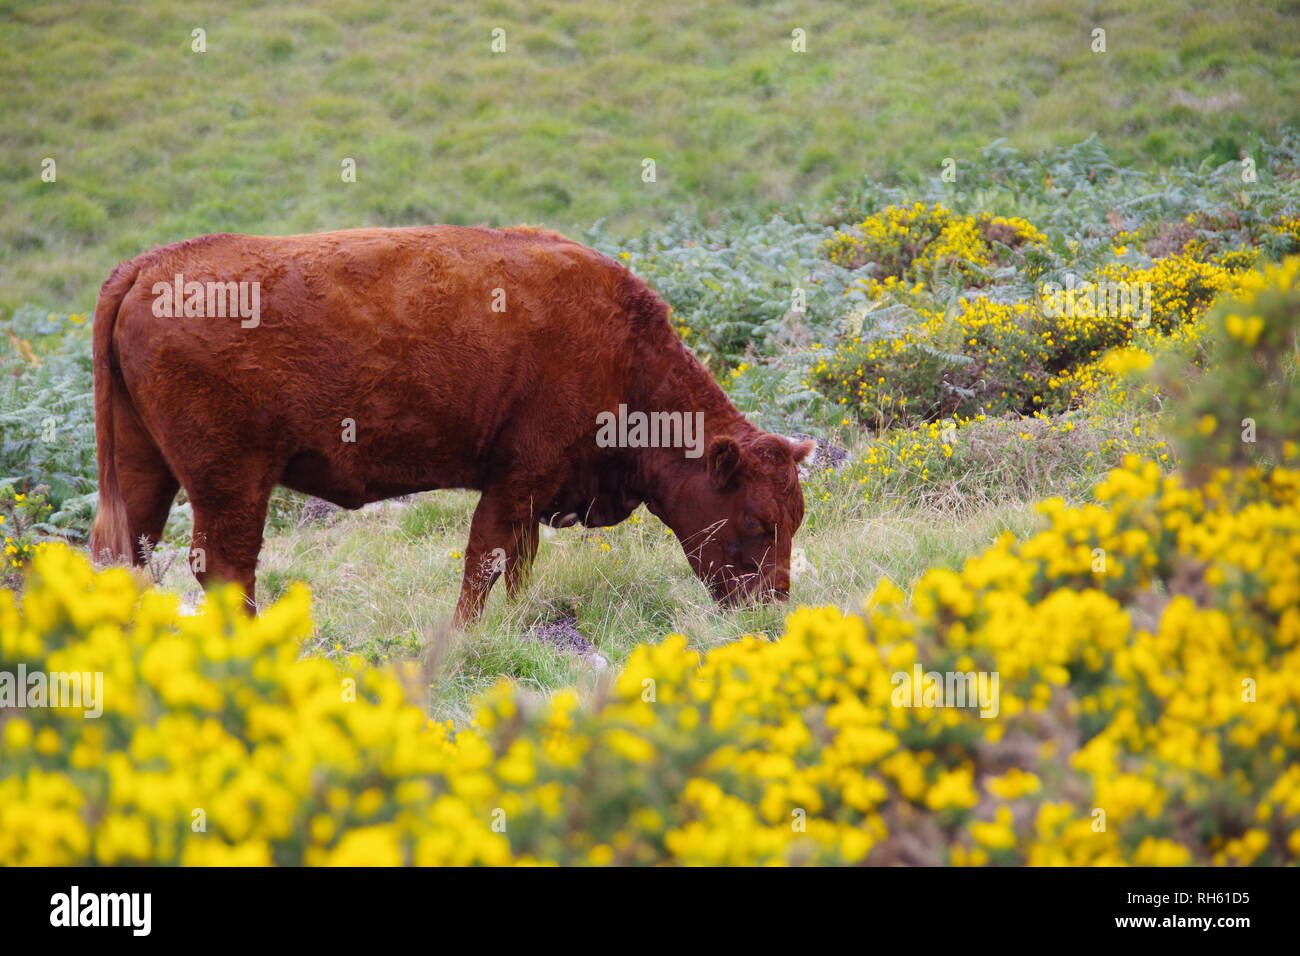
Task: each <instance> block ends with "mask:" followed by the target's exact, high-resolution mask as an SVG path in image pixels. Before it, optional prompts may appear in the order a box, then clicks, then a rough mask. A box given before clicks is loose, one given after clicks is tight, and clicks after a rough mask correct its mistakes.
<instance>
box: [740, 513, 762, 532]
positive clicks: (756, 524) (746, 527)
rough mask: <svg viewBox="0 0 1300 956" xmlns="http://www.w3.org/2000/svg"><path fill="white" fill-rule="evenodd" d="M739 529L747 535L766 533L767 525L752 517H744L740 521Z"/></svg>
mask: <svg viewBox="0 0 1300 956" xmlns="http://www.w3.org/2000/svg"><path fill="white" fill-rule="evenodd" d="M741 529H742V530H743V531H744V532H745V534H749V535H759V534H767V533H768V526H767V523H766V522H764V521H763V520H761V519H759V518H755V517H754V516H753V515H745V517H744V519H742V521H741Z"/></svg>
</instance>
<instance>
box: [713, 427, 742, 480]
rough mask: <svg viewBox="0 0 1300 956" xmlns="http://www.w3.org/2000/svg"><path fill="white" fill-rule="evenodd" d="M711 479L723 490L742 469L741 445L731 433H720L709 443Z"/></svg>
mask: <svg viewBox="0 0 1300 956" xmlns="http://www.w3.org/2000/svg"><path fill="white" fill-rule="evenodd" d="M708 462H709V480H711V481H712V482H713V487H714V488H715V489H717V490H718V491H722V490H723V489H724V488H726V487H727V485H729V484H731V480H732V479H733V478H735V477H736V472H737V471H739V470H740V445H739V444H738V443H737V442H736V439H734V438H732V437H731V436H730V435H719V436H718V437H717V438H715V439H713V441H712V442H711V443H710V444H709V459H708Z"/></svg>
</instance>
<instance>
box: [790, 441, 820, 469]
mask: <svg viewBox="0 0 1300 956" xmlns="http://www.w3.org/2000/svg"><path fill="white" fill-rule="evenodd" d="M816 447H817V443H816V442H815V441H813V440H812V439H811V438H805V439H804V440H803V441H796V442H791V443H790V454H792V455H793V456H794V463H795V464H796V465H797V464H799V462H801V461H803V460H804V459H805V458H807V457H808V456H809V455H811V454H812V451H813V449H814V448H816Z"/></svg>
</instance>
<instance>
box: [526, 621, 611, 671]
mask: <svg viewBox="0 0 1300 956" xmlns="http://www.w3.org/2000/svg"><path fill="white" fill-rule="evenodd" d="M524 636H525V637H526V638H528V639H529V640H533V641H544V642H545V643H547V644H550V645H551V646H552V647H555V648H558V649H559V650H562V651H566V652H568V653H570V654H576V655H577V656H578V657H581V658H583V659H584V660H586V661H587V662H588V663H589V664H591V665H592V666H593V667H595V668H596V669H597V670H603V669H604V668H606V667H608V666H609V661H608V660H606V659H605V657H604V655H602V654H601V653H600V652H599V651H597V650H596V647H595V645H593V644H592V643H591V641H589V640H587V639H586V638H585V637H583V636H582V632H581V631H579V630H578V621H577V618H573V617H565V618H561V619H560V620H558V621H552V622H551V623H550V624H537V625H534V626H533V627H531V628H529V629H528V632H527V633H526V634H525V635H524Z"/></svg>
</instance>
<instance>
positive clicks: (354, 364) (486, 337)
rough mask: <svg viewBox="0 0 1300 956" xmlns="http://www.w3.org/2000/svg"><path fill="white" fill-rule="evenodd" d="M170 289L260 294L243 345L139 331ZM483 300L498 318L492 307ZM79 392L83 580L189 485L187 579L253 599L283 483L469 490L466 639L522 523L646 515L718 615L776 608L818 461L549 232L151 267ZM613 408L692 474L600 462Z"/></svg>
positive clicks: (241, 244) (171, 326)
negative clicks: (93, 494)
mask: <svg viewBox="0 0 1300 956" xmlns="http://www.w3.org/2000/svg"><path fill="white" fill-rule="evenodd" d="M178 273H179V274H183V275H184V277H185V280H186V281H187V282H190V281H197V282H205V283H206V282H209V281H222V282H227V281H249V282H251V281H258V282H260V284H261V321H260V325H258V326H257V327H255V328H243V327H241V323H240V319H239V318H238V317H232V318H211V317H209V318H197V317H190V318H159V317H156V316H155V315H154V314H153V309H152V307H153V303H154V300H155V296H154V294H153V292H152V289H153V287H154V284H155V283H171V282H172V281H173V277H174V276H175V275H176V274H178ZM494 289H504V290H505V294H506V306H507V307H506V311H504V312H494V311H492V310H491V308H490V304H491V303H492V301H493V290H494ZM94 368H95V406H96V413H97V421H96V432H97V438H98V445H99V469H100V508H99V514H98V517H97V519H96V522H95V528H94V532H93V535H92V540H91V547H92V550H93V551H94V553H95V555H96V556H97V557H100V558H104V557H108V558H110V559H119V560H120V559H125V558H130V559H131V560H132V561H133V562H135V563H139V562H140V560H141V558H140V555H139V553H138V550H139V549H138V547H137V542H138V541H139V540H140V539H141V538H143V539H145V541H146V543H152V542H156V541H157V540H158V538H159V536H160V535H161V534H162V529H163V524H164V522H165V521H166V517H167V513H168V510H169V508H170V505H171V502H172V499H173V498H174V496H175V494H176V491H177V489H178V488H179V487H180V486H181V485H183V486H184V487H185V489H186V492H187V493H188V495H189V499H190V501H191V502H192V503H193V509H194V545H193V546H194V548H196V549H198V548H201V549H203V552H204V557H205V559H206V568H205V569H204V570H202V571H198V572H197V577H198V578H199V580H200V582H201V583H203V584H205V585H206V584H208V583H209V581H211V580H229V581H234V582H237V583H238V584H240V585H241V586H242V587H243V588H244V591H245V593H246V594H247V595H248V596H249V599H250V600H251V599H252V595H253V593H254V572H255V568H256V564H257V555H258V552H259V550H260V549H261V544H262V529H263V525H264V523H265V518H266V507H267V501H268V498H269V496H270V493H271V489H272V487H273V486H274V485H276V484H277V483H278V484H281V485H284V486H286V487H289V488H293V489H296V490H298V491H302V492H306V493H307V494H311V495H316V496H318V497H321V498H324V499H326V500H328V501H332V502H334V503H336V504H339V505H342V506H343V507H346V508H358V507H360V506H362V505H364V504H366V503H367V502H370V501H376V500H379V499H383V498H389V497H392V496H394V495H400V494H405V493H409V492H418V491H428V490H431V489H436V488H472V489H476V490H478V491H480V492H482V495H481V498H480V501H479V504H478V508H477V509H476V510H475V512H474V519H473V522H472V525H471V528H470V538H469V546H468V547H467V549H466V555H465V569H466V573H465V579H464V585H463V588H462V591H461V596H460V601H459V603H458V605H457V618H458V620H460V621H461V622H465V621H468V620H470V619H473V618H474V617H476V616H477V615H478V614H479V612H480V611H481V609H482V606H483V602H484V600H485V599H486V597H487V592H488V590H489V589H490V588H491V586H492V584H493V583H494V581H495V580H496V578H497V577H498V576H499V571H500V566H501V565H500V561H497V562H496V567H495V568H494V567H493V563H494V562H493V557H492V556H493V554H494V551H495V549H498V548H499V549H501V551H502V552H503V553H504V555H505V562H504V571H505V575H506V582H507V587H508V588H509V590H510V591H511V592H512V593H513V592H514V591H515V590H516V589H517V588H518V586H519V583H520V580H521V575H522V573H523V572H524V571H525V570H526V569H527V567H528V566H529V565H530V563H531V561H532V558H533V555H534V553H535V552H536V548H537V537H538V522H539V521H556V520H557V519H558V520H559V523H573V521H574V520H578V521H582V522H583V523H585V524H589V525H612V524H617V523H618V522H620V521H622V520H623V519H624V518H626V517H627V516H628V515H629V514H631V512H632V511H633V510H634V509H635V508H636V506H637V505H638V504H640V503H642V502H644V503H645V504H646V505H647V506H648V507H649V508H650V510H651V511H652V512H654V513H655V514H656V515H658V516H659V517H660V518H661V519H663V520H664V522H665V523H666V524H668V526H669V527H671V528H672V529H673V531H674V532H676V534H677V536H678V538H679V539H680V540H681V542H682V546H683V548H684V549H685V551H686V553H687V556H688V558H689V560H690V562H691V564H692V566H693V567H694V569H695V571H696V573H697V574H699V576H700V577H701V578H702V579H703V580H704V581H705V583H706V584H707V585H708V586H709V588H710V590H711V591H712V593H713V595H714V596H715V597H716V598H717V599H719V600H720V601H724V602H730V601H733V600H736V599H738V598H741V597H746V596H772V595H775V596H784V595H785V594H786V593H787V592H788V589H789V562H790V540H791V536H792V535H793V533H794V532H795V530H796V529H797V528H798V527H799V524H800V522H801V521H802V519H803V496H802V494H801V492H800V489H799V484H798V480H797V475H796V470H795V464H796V461H798V460H799V459H801V458H802V457H803V456H804V455H806V454H807V453H808V451H809V450H810V448H811V445H810V444H809V443H802V444H799V445H794V444H792V443H791V442H789V441H788V440H786V439H784V438H782V437H779V436H775V435H769V434H765V433H763V432H761V431H759V430H758V429H756V428H754V427H753V426H752V425H751V424H749V422H748V421H746V420H745V418H744V417H743V416H742V415H741V414H740V413H739V412H738V411H737V410H736V409H735V408H734V407H733V406H732V404H731V403H730V401H728V399H727V398H726V396H725V395H724V394H723V392H722V390H721V389H720V388H719V387H718V386H717V384H716V383H715V382H714V381H713V380H712V379H711V378H710V377H709V375H708V373H707V372H706V371H705V370H704V368H703V367H702V366H701V365H700V364H699V362H697V361H696V360H695V358H694V357H693V356H692V355H691V354H690V353H689V352H688V351H687V350H686V349H685V348H684V347H683V346H682V344H681V342H680V341H679V339H678V337H677V335H676V334H675V333H674V331H673V329H672V327H671V325H670V324H669V322H668V317H667V310H666V307H665V305H664V303H663V302H662V301H661V300H660V299H659V298H658V297H657V296H655V295H654V293H652V292H651V291H650V290H649V289H648V288H647V287H646V286H645V284H644V283H642V282H641V281H640V280H639V279H637V278H636V277H635V276H633V275H632V274H631V273H630V272H629V271H628V270H627V269H626V268H624V267H622V266H621V265H619V264H618V263H616V262H614V261H613V260H611V259H608V258H606V257H605V256H602V255H600V254H599V253H597V252H594V251H593V250H591V249H588V248H586V247H584V246H582V245H579V244H578V243H575V242H571V241H569V240H567V239H564V238H563V237H561V236H558V235H556V234H554V233H550V232H546V231H543V230H538V229H531V228H515V229H502V230H489V229H468V228H460V227H453V226H436V227H430V228H413V229H357V230H350V231H346V232H333V233H321V234H318V235H307V236H288V237H281V238H269V237H254V236H233V235H212V236H203V237H200V238H197V239H191V240H188V241H186V242H181V243H177V244H175V245H171V246H165V247H162V248H159V249H155V250H153V251H152V252H149V253H146V254H145V255H142V256H140V257H138V258H136V259H134V260H132V261H131V262H128V263H123V264H122V265H120V266H118V267H117V268H116V269H115V270H114V271H113V274H112V275H111V276H110V277H109V279H108V281H107V282H105V283H104V287H103V289H102V291H101V292H100V298H99V304H98V307H97V308H96V310H95V335H94ZM619 403H625V404H626V405H628V407H629V408H630V409H634V410H636V409H640V410H645V411H682V412H688V413H689V412H695V411H701V412H703V413H704V423H705V435H706V436H707V446H706V447H707V452H706V453H705V454H704V456H703V457H701V458H696V459H691V458H687V457H686V456H685V455H684V453H683V450H682V449H680V448H677V449H669V448H600V447H598V446H597V444H596V441H595V435H596V431H597V425H596V423H597V415H598V413H600V412H602V411H606V410H614V409H616V408H617V406H618V405H619ZM344 419H353V420H354V421H355V422H356V440H355V442H354V443H348V442H344V441H343V440H342V434H343V427H344V426H343V424H342V422H343V420H344ZM574 515H576V516H577V517H576V519H575V518H574V517H573V516H574ZM192 553H194V554H197V553H198V552H197V551H195V552H192ZM497 556H498V558H499V556H500V553H499V552H498V553H497Z"/></svg>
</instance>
